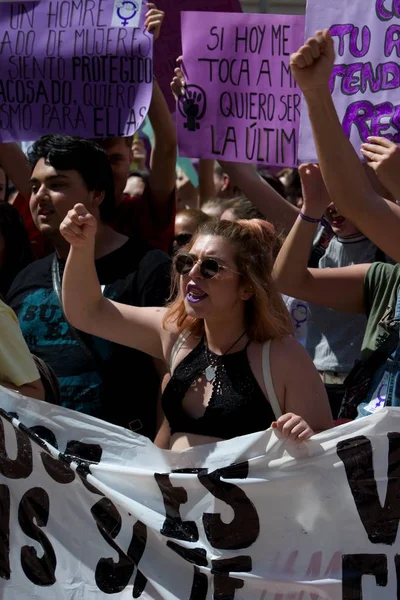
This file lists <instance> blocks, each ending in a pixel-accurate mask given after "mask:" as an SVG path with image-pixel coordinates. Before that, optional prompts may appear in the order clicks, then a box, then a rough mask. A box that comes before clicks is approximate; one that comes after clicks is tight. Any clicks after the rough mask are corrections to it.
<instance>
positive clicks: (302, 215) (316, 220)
mask: <svg viewBox="0 0 400 600" xmlns="http://www.w3.org/2000/svg"><path fill="white" fill-rule="evenodd" d="M299 215H300V217H301V218H302V219H303V221H307V223H321V222H322V218H321V219H314V218H313V217H308V216H307V215H305V214H304V213H303V212H302V211H300V213H299Z"/></svg>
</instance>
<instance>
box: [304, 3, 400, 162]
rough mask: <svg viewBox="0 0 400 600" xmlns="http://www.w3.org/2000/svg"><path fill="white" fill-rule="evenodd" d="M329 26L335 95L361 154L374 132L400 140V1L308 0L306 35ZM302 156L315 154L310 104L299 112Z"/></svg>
mask: <svg viewBox="0 0 400 600" xmlns="http://www.w3.org/2000/svg"><path fill="white" fill-rule="evenodd" d="M327 28H329V29H330V32H331V35H332V36H333V39H334V42H335V51H336V60H335V65H334V68H333V72H332V77H331V83H330V85H331V91H332V97H333V101H334V104H335V106H336V110H337V112H338V115H339V119H340V122H341V123H342V127H343V130H344V132H345V133H346V135H347V137H348V138H349V139H350V140H351V143H352V144H353V146H354V148H355V149H356V150H357V152H358V153H359V154H360V146H361V144H362V142H365V141H366V139H367V137H368V136H370V135H377V136H382V137H386V138H388V139H390V140H392V141H394V142H397V143H399V142H400V99H399V87H400V65H399V57H400V3H399V2H398V0H396V1H394V0H368V2H365V1H364V0H355V1H354V2H348V1H347V0H330V1H329V2H325V1H324V0H308V2H307V17H306V35H307V37H310V36H312V35H314V33H315V31H316V30H317V29H327ZM299 158H300V159H301V160H302V161H303V162H310V161H315V159H316V151H315V147H314V142H313V137H312V132H311V126H310V121H309V119H308V115H307V111H306V110H303V111H302V117H301V127H300V148H299Z"/></svg>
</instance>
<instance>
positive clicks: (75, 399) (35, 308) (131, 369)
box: [8, 240, 170, 437]
mask: <svg viewBox="0 0 400 600" xmlns="http://www.w3.org/2000/svg"><path fill="white" fill-rule="evenodd" d="M53 256H54V255H51V256H48V257H46V258H43V259H41V260H39V261H37V262H35V263H33V264H31V265H29V266H28V267H27V268H26V269H24V270H23V271H22V272H21V273H20V274H19V275H18V276H17V278H16V279H15V281H14V283H13V284H12V286H11V289H10V291H9V295H8V303H9V304H10V306H11V307H12V308H13V309H14V311H15V312H16V313H17V315H18V319H19V322H20V325H21V329H22V332H23V335H24V337H25V340H26V342H27V344H28V346H29V349H30V351H31V352H32V353H33V354H36V355H37V356H39V357H40V358H42V359H43V360H44V361H46V362H47V363H48V364H49V365H50V366H51V367H52V368H53V370H54V371H55V373H56V375H57V377H58V378H59V381H60V385H61V394H62V404H63V406H65V407H67V408H71V409H74V410H78V411H81V412H84V413H87V414H90V415H93V416H96V417H101V418H103V419H105V420H107V421H110V422H112V423H115V424H117V425H122V426H124V427H130V428H131V429H133V430H135V431H137V432H138V433H141V434H142V435H147V436H148V437H153V435H154V429H155V412H156V402H157V394H158V384H159V381H158V377H157V374H156V371H155V369H154V366H153V361H152V359H151V357H149V356H147V355H146V354H143V353H142V352H138V351H137V350H133V349H132V348H127V347H125V346H120V345H119V344H114V343H112V342H109V341H107V340H104V339H101V338H98V337H95V336H89V335H86V334H82V336H83V338H84V341H85V343H86V345H87V346H88V347H89V348H90V350H91V352H92V354H93V356H94V357H95V361H96V364H95V363H94V362H93V360H90V358H89V357H88V356H87V354H86V353H85V351H84V350H83V349H82V347H81V345H80V344H79V342H78V341H77V340H76V338H75V336H74V335H73V334H72V333H71V329H70V327H69V325H68V323H67V321H66V320H65V318H64V315H63V312H62V309H61V306H60V304H59V302H58V299H57V295H56V293H55V292H54V290H53V283H52V275H51V265H52V261H53ZM59 266H60V272H61V274H62V272H63V269H64V262H63V261H59ZM96 269H97V274H98V277H99V281H100V284H101V285H102V288H103V293H104V295H105V296H106V297H107V298H110V299H112V300H116V301H118V302H123V303H125V304H130V305H132V306H163V304H164V302H165V299H166V298H167V297H168V295H169V285H170V259H169V257H168V256H167V255H166V254H164V253H163V252H161V251H160V250H152V249H150V250H149V249H148V248H145V247H142V246H138V245H137V244H136V243H135V242H134V241H133V240H129V241H128V242H126V243H125V244H124V245H123V246H121V248H118V249H117V250H115V251H114V252H112V253H110V254H108V255H107V256H104V257H102V258H100V259H99V260H97V261H96ZM96 367H97V368H96ZM99 370H101V375H100V374H99Z"/></svg>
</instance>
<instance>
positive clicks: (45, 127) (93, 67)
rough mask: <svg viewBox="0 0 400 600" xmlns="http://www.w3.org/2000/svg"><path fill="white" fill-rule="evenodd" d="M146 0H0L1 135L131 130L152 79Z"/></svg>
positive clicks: (17, 137) (99, 134)
mask: <svg viewBox="0 0 400 600" xmlns="http://www.w3.org/2000/svg"><path fill="white" fill-rule="evenodd" d="M146 11H147V8H146V5H145V3H144V2H143V10H142V0H111V1H109V0H79V1H78V2H70V1H68V0H51V1H50V0H40V2H12V3H11V2H0V142H8V141H24V140H32V139H36V138H37V137H40V136H41V135H43V134H44V133H49V132H51V133H62V134H67V135H81V136H83V137H92V138H104V137H113V136H129V135H132V134H133V133H134V132H135V131H136V130H137V129H138V128H139V127H140V125H141V124H142V122H143V120H144V118H145V116H146V114H147V111H148V108H149V104H150V100H151V94H152V85H153V58H152V45H153V41H152V35H151V34H149V33H147V32H146V31H144V30H143V24H144V18H145V13H146Z"/></svg>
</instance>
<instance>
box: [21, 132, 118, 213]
mask: <svg viewBox="0 0 400 600" xmlns="http://www.w3.org/2000/svg"><path fill="white" fill-rule="evenodd" d="M41 158H44V159H45V161H46V163H47V164H49V165H51V166H52V167H54V168H55V169H59V170H60V171H78V173H79V174H80V175H81V176H82V179H83V180H84V182H85V184H86V187H87V188H88V190H89V191H91V192H92V191H94V190H96V191H99V192H104V200H103V202H102V203H101V204H100V207H99V211H100V217H101V219H102V221H104V222H107V221H111V219H112V218H113V217H114V211H115V193H114V181H113V174H112V170H111V165H110V162H109V160H108V157H107V154H106V152H105V151H104V150H103V148H101V147H100V146H99V145H98V144H96V143H94V142H92V141H90V140H85V139H84V138H81V137H77V136H69V135H58V134H47V135H43V136H42V137H40V138H39V139H38V140H37V141H36V142H35V143H34V144H33V145H32V147H31V148H29V151H28V160H29V163H30V166H31V169H32V171H33V169H34V167H35V165H36V163H37V162H38V161H39V160H40V159H41Z"/></svg>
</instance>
